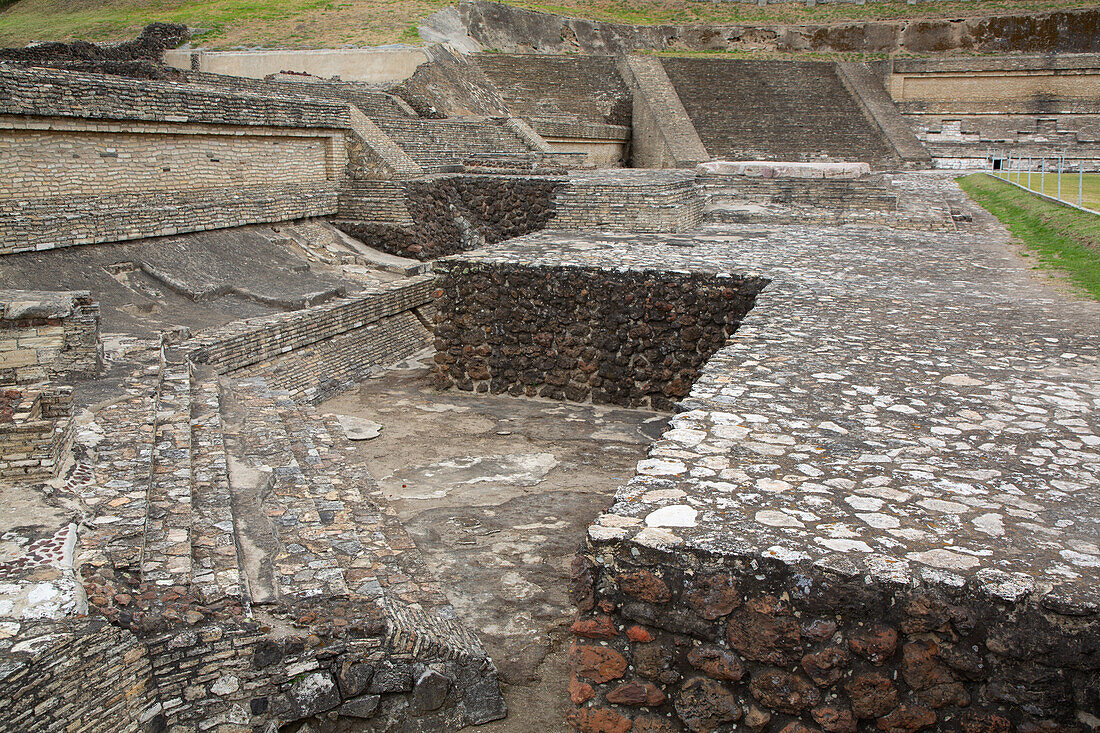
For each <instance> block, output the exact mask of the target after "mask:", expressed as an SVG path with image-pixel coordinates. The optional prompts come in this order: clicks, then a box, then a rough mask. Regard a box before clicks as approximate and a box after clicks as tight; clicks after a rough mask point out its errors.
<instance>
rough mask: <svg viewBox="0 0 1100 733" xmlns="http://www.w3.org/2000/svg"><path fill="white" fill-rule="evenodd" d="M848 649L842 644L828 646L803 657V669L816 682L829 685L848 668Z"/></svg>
mask: <svg viewBox="0 0 1100 733" xmlns="http://www.w3.org/2000/svg"><path fill="white" fill-rule="evenodd" d="M848 662H849V657H848V651H847V650H846V649H845V648H844V647H842V646H828V647H825V648H824V649H822V650H821V651H819V652H814V653H813V654H807V655H806V656H804V657H802V669H804V670H806V674H808V675H809V676H810V679H812V680H813V681H814V682H815V683H816V684H818V685H820V686H821V687H828V686H829V685H831V684H833V683H834V682H836V681H837V680H839V679H840V678H841V677H842V676H844V673H845V672H847V670H848Z"/></svg>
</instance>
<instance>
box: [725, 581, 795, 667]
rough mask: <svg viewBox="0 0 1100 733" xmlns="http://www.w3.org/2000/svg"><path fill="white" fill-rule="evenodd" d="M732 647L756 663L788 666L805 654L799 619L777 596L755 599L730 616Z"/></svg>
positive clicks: (728, 635) (730, 640)
mask: <svg viewBox="0 0 1100 733" xmlns="http://www.w3.org/2000/svg"><path fill="white" fill-rule="evenodd" d="M726 637H727V639H728V640H729V643H730V646H732V647H733V648H734V649H736V650H737V651H738V652H740V653H741V656H743V657H745V658H746V659H751V660H753V661H754V662H766V663H768V664H776V665H787V664H791V663H793V662H794V661H795V660H797V659H798V658H799V657H800V656H801V655H800V654H799V651H800V649H801V645H802V632H801V629H800V628H799V623H798V619H796V618H795V617H794V616H791V615H789V612H788V610H787V609H786V607H784V606H783V604H781V603H780V601H779V600H778V599H777V598H775V597H773V596H765V597H763V598H754V599H752V600H750V601H748V602H747V603H746V604H745V605H744V606H743V607H741V608H739V609H738V610H736V611H734V612H733V613H732V614H731V615H730V617H729V626H728V627H727V631H726Z"/></svg>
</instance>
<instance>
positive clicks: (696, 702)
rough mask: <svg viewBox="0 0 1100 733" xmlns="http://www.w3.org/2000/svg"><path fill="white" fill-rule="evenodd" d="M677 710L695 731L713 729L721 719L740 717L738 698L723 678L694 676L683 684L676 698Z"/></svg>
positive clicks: (701, 731) (693, 731)
mask: <svg viewBox="0 0 1100 733" xmlns="http://www.w3.org/2000/svg"><path fill="white" fill-rule="evenodd" d="M675 708H676V714H677V715H678V716H680V720H681V721H682V722H683V723H684V725H685V726H687V729H688V730H690V731H692V733H710V731H713V730H715V729H717V728H718V726H720V725H721V724H722V723H732V722H734V721H736V720H739V719H740V718H741V708H740V707H738V706H737V698H736V697H734V694H733V693H732V692H730V691H729V690H728V689H726V687H725V686H724V685H722V684H721V683H720V682H716V681H714V680H711V679H707V678H706V677H692V678H691V679H690V680H688V681H687V682H685V683H684V686H683V687H681V688H680V694H679V695H677V696H676V701H675Z"/></svg>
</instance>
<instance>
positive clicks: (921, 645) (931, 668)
mask: <svg viewBox="0 0 1100 733" xmlns="http://www.w3.org/2000/svg"><path fill="white" fill-rule="evenodd" d="M937 652H938V647H937V646H936V644H935V642H931V641H914V642H910V643H908V644H906V645H905V646H903V647H902V650H901V673H902V676H903V677H904V678H905V682H906V684H908V685H909V686H910V687H912V688H913V689H914V690H916V691H917V696H918V697H920V699H921V700H922V701H923V702H925V703H926V704H927V705H929V706H931V707H933V708H942V707H945V706H947V705H961V706H966V705H969V704H970V695H969V694H967V692H966V687H964V686H963V685H962V684H961V683H960V682H959V681H958V679H957V678H956V677H955V674H954V673H953V672H952V671H951V669H950V668H948V666H947V665H946V664H944V663H943V662H941V661H940V660H939V659H938V658H937Z"/></svg>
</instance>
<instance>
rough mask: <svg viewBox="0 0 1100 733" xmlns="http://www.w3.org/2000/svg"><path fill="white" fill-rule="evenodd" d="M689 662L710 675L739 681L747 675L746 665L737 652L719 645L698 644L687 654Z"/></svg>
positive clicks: (719, 678) (718, 678)
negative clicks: (742, 662)
mask: <svg viewBox="0 0 1100 733" xmlns="http://www.w3.org/2000/svg"><path fill="white" fill-rule="evenodd" d="M687 660H688V663H689V664H691V665H692V666H693V667H696V668H698V669H700V670H702V671H703V672H706V674H707V676H708V677H713V678H714V679H717V680H731V681H733V682H737V681H738V680H740V679H741V678H742V677H744V676H745V666H744V665H743V664H741V660H740V659H739V658H738V657H737V655H736V654H734V653H733V652H731V651H729V650H728V649H723V648H721V647H717V646H709V645H703V646H697V647H695V648H694V649H692V650H691V652H690V653H689V654H688V656H687Z"/></svg>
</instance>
